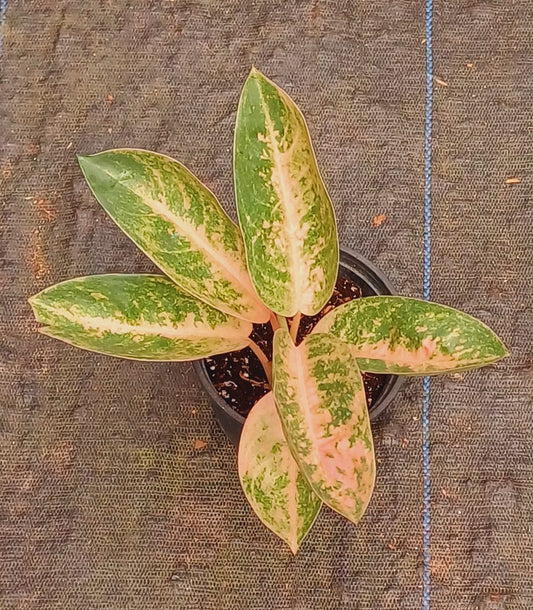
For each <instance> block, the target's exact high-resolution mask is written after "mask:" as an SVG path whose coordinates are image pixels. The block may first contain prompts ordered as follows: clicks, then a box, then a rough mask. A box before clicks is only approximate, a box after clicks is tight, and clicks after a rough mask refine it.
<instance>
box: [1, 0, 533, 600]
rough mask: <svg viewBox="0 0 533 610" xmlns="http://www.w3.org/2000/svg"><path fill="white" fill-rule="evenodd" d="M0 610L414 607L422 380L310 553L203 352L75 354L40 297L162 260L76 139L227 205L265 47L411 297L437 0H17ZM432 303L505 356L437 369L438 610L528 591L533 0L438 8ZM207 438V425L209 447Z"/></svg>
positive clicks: (8, 50) (350, 218)
mask: <svg viewBox="0 0 533 610" xmlns="http://www.w3.org/2000/svg"><path fill="white" fill-rule="evenodd" d="M0 4H1V6H2V15H3V17H5V23H4V24H3V26H1V30H0V32H1V36H2V46H1V56H0V204H1V205H0V608H2V610H3V609H6V610H63V609H65V610H71V609H75V608H82V609H83V610H100V609H104V608H105V609H109V610H145V609H146V610H151V609H157V610H174V609H180V610H181V609H183V610H189V609H191V610H195V609H200V608H201V609H202V610H315V609H316V610H367V609H369V610H404V609H405V610H407V609H409V610H411V609H413V610H415V609H419V608H422V604H423V601H422V597H423V596H422V582H423V569H424V565H423V517H422V514H423V500H424V493H423V491H424V490H423V471H422V422H421V413H422V380H421V379H413V380H410V381H409V382H408V383H406V384H405V386H404V388H403V390H402V393H401V396H400V397H399V398H398V399H397V400H396V401H395V402H394V404H393V405H392V406H390V407H389V408H388V410H387V411H386V413H384V414H383V416H381V418H380V419H379V421H377V422H376V423H375V425H374V438H375V445H376V455H377V460H378V464H377V466H378V477H377V485H376V491H375V493H374V496H373V499H372V502H371V504H370V507H369V509H368V511H367V513H366V514H365V516H364V518H363V520H362V522H361V523H360V524H359V525H358V526H354V525H352V524H350V523H349V522H347V521H346V520H344V519H343V518H342V517H341V516H339V515H337V514H336V513H333V512H332V511H331V510H329V509H323V511H322V512H321V514H320V516H319V519H318V521H317V523H316V525H315V527H314V528H313V529H312V531H311V533H310V534H309V536H308V538H307V539H306V541H305V542H304V544H303V545H302V548H301V550H300V552H299V553H298V555H296V556H293V555H292V554H291V552H290V551H289V549H288V548H287V547H286V546H285V545H284V544H283V543H282V542H281V541H280V540H278V539H277V538H276V537H275V536H274V535H273V534H272V533H271V532H270V531H268V530H267V529H266V528H264V527H263V526H262V525H261V523H260V522H259V521H258V519H257V518H256V517H255V515H254V514H253V513H252V510H251V509H250V507H249V506H248V504H247V503H246V501H245V499H244V495H243V493H242V491H241V488H240V484H239V480H238V476H237V468H236V454H235V449H234V448H233V447H232V446H231V445H230V443H229V442H228V441H227V440H226V438H225V436H224V434H223V433H222V432H221V431H220V429H219V428H218V427H217V425H216V423H215V421H214V419H213V416H212V413H211V410H210V407H209V404H208V402H207V399H206V396H205V395H204V393H203V391H202V390H201V388H200V387H199V384H198V381H197V379H196V378H195V375H194V373H193V369H192V366H191V365H190V364H187V363H185V364H181V363H142V362H132V361H127V360H119V359H114V358H110V357H106V356H102V355H98V354H93V353H89V352H84V351H81V350H76V349H74V348H72V347H70V346H68V345H66V344H63V343H60V342H58V341H54V340H52V339H49V338H47V337H43V336H41V335H39V334H38V333H37V326H38V325H37V324H36V323H35V322H34V319H33V316H32V313H31V309H30V307H29V305H28V302H27V298H28V297H29V296H31V295H33V294H35V293H36V292H38V291H39V290H41V289H43V288H45V287H46V286H48V285H50V284H53V283H55V282H58V281H61V280H65V279H68V278H71V277H77V276H81V275H88V274H93V273H112V272H124V273H131V272H154V271H155V272H157V270H156V268H155V267H154V266H153V265H152V264H151V263H150V261H149V260H148V259H147V258H146V257H145V256H144V255H143V254H142V253H141V252H140V251H139V250H138V249H137V248H136V247H135V246H134V244H133V243H132V242H131V241H130V240H129V239H128V238H127V237H126V236H125V235H124V234H123V233H121V231H120V230H119V229H118V228H117V227H116V225H115V224H114V223H113V221H112V220H111V219H110V218H109V217H107V215H106V214H105V212H104V211H103V209H102V208H101V207H100V206H99V205H98V203H97V202H96V200H95V199H94V197H93V196H92V195H91V193H90V191H89V188H88V187H87V185H86V184H85V182H84V180H83V177H82V175H81V172H80V170H79V167H78V165H77V161H76V155H77V154H90V153H94V152H98V151H101V150H105V149H109V148H114V147H137V148H145V149H149V150H155V151H158V152H161V153H166V154H168V155H171V156H173V157H175V158H177V159H179V160H180V161H182V162H183V163H184V164H186V165H187V166H188V167H189V168H190V169H191V170H192V171H193V172H194V173H195V174H196V175H197V176H198V177H199V178H200V179H201V180H202V181H203V182H205V184H206V185H208V186H209V187H210V188H211V189H212V190H213V191H214V192H215V193H216V194H217V195H218V196H219V198H220V201H221V203H222V204H223V205H224V207H225V208H226V209H228V210H229V211H230V213H231V215H232V216H233V217H235V203H234V192H233V176H232V145H233V128H234V123H235V116H236V109H237V103H238V99H239V94H240V90H241V88H242V85H243V83H244V80H245V78H246V76H247V74H248V72H249V70H250V67H251V66H252V65H255V66H257V67H258V68H259V69H260V70H261V71H262V72H264V73H265V74H266V75H267V76H269V77H270V78H272V79H274V80H275V81H276V83H278V84H279V85H280V86H281V87H283V88H284V89H285V90H286V91H287V92H288V93H289V94H290V95H291V96H292V97H293V98H294V99H295V100H296V102H297V103H298V104H299V106H300V108H301V109H302V111H303V112H304V114H305V116H306V118H307V121H308V124H309V129H310V132H311V136H312V138H313V143H314V146H315V150H316V154H317V158H318V162H319V165H320V167H321V171H322V174H323V178H324V181H325V183H326V185H327V188H328V191H329V194H330V195H331V199H332V201H333V205H334V207H335V211H336V215H337V220H338V227H339V236H340V242H341V244H342V245H344V246H347V247H350V248H353V249H355V250H357V251H359V252H360V253H361V254H363V255H364V256H366V257H367V258H369V259H370V260H371V261H372V262H374V263H375V264H376V265H377V266H379V267H380V268H381V269H382V270H383V271H384V272H385V273H386V274H387V275H388V276H389V277H390V278H391V280H392V282H393V284H394V285H395V286H396V289H397V290H398V292H399V293H400V294H405V295H409V296H415V297H420V296H421V295H422V286H423V277H424V267H423V263H424V256H423V247H424V226H425V221H426V224H427V221H428V218H427V216H426V218H425V217H424V183H425V157H424V146H425V136H426V134H427V130H426V124H425V122H426V104H427V99H426V69H427V66H426V44H427V34H426V5H425V3H424V2H422V1H414V0H391V1H386V2H368V1H364V0H355V1H348V0H338V1H322V0H307V1H303V0H285V1H281V0H275V1H274V0H264V1H260V0H249V1H244V0H239V1H236V0H228V1H220V2H214V1H211V0H196V1H192V0H174V1H172V0H147V1H141V0H91V1H82V0H7V3H6V2H3V3H0ZM432 19H433V21H432V23H433V37H432V43H433V71H432V79H433V80H432V82H433V84H434V93H433V119H432V123H431V124H430V127H431V131H432V139H431V150H432V162H431V166H430V168H429V169H430V171H431V181H432V189H431V195H432V196H431V223H430V230H431V245H432V251H431V268H430V269H426V274H427V273H428V272H430V282H431V297H432V299H433V300H435V301H439V302H441V303H444V304H446V305H451V306H454V307H457V308H460V309H462V310H464V311H466V312H468V313H470V314H472V315H475V316H477V317H479V318H480V319H482V320H483V321H484V322H486V323H487V324H489V325H490V326H491V327H492V328H493V329H494V330H495V331H496V332H497V333H498V334H499V335H500V336H501V337H502V339H503V341H504V342H505V343H506V345H507V347H508V348H509V350H510V351H511V357H510V358H508V359H506V360H503V361H501V362H500V363H498V364H497V365H495V366H492V367H489V368H486V369H482V370H479V371H475V372H471V373H465V374H455V375H448V376H443V377H437V378H434V379H433V380H432V382H431V396H430V421H429V449H430V464H431V469H430V477H431V479H430V480H431V513H430V522H429V528H430V542H429V552H430V557H431V559H430V563H429V574H430V581H431V595H430V606H429V607H430V608H431V609H432V610H476V609H479V610H503V609H505V610H508V609H511V610H529V609H531V608H533V582H532V581H533V577H532V565H533V533H532V528H533V518H532V516H533V515H532V512H533V493H532V492H533V483H532V475H533V467H532V466H533V459H532V444H531V435H532V432H533V410H532V407H533V405H532V395H533V354H532V334H531V328H532V327H533V301H532V296H533V273H532V264H533V255H532V245H533V228H532V227H533V203H532V196H531V193H532V191H533V184H532V179H533V147H532V141H533V112H532V104H531V100H532V99H533V56H532V52H531V45H532V41H533V3H532V2H531V0H513V1H506V2H503V1H502V2H498V1H496V0H476V1H474V0H448V1H446V0H436V1H435V2H434V7H433V16H432ZM198 441H201V442H198Z"/></svg>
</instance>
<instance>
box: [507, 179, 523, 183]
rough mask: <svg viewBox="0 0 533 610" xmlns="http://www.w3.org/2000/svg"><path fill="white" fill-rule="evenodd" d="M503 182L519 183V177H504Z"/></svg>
mask: <svg viewBox="0 0 533 610" xmlns="http://www.w3.org/2000/svg"><path fill="white" fill-rule="evenodd" d="M505 184H520V178H506V179H505Z"/></svg>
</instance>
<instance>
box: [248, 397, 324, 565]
mask: <svg viewBox="0 0 533 610" xmlns="http://www.w3.org/2000/svg"><path fill="white" fill-rule="evenodd" d="M239 478H240V480H241V484H242V488H243V490H244V493H245V495H246V498H247V499H248V502H250V505H251V507H252V508H253V509H254V511H255V513H256V515H257V516H258V517H259V519H261V521H262V522H263V523H264V524H265V525H266V526H267V527H268V528H269V529H271V530H272V531H273V532H274V533H275V534H276V535H277V536H279V537H280V538H281V539H282V540H284V541H285V542H286V543H287V544H288V545H289V547H290V548H291V551H292V552H293V553H296V551H297V550H298V547H299V546H300V544H301V542H302V540H303V538H304V536H305V535H306V534H307V532H308V531H309V530H310V529H311V526H312V525H313V523H314V521H315V518H316V516H317V515H318V512H319V510H320V507H321V506H322V502H321V501H320V499H319V498H318V496H316V495H315V494H314V493H313V490H312V489H311V488H310V487H309V485H308V483H307V481H306V480H305V477H304V476H303V475H302V473H301V472H300V471H299V469H298V465H297V464H296V462H295V461H294V458H293V457H292V455H291V452H290V450H289V447H288V445H287V441H286V440H285V437H284V436H283V430H282V428H281V422H280V420H279V415H278V413H277V411H276V406H275V404H274V397H273V395H272V392H269V393H268V394H267V395H266V396H263V398H261V400H260V401H259V402H257V403H256V404H255V406H254V407H253V409H252V410H251V411H250V413H249V414H248V417H247V418H246V421H245V423H244V427H243V430H242V435H241V440H240V443H239Z"/></svg>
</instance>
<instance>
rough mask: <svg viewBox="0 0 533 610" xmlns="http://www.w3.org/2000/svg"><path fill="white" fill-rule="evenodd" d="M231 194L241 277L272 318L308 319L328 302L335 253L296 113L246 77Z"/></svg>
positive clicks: (330, 220) (273, 90)
mask: <svg viewBox="0 0 533 610" xmlns="http://www.w3.org/2000/svg"><path fill="white" fill-rule="evenodd" d="M234 172H235V191H236V198H237V210H238V213H239V221H240V225H241V229H242V232H243V236H244V243H245V247H246V258H247V262H248V269H249V271H250V275H251V277H252V281H253V284H254V286H255V289H256V290H257V293H258V294H259V296H260V297H261V300H262V301H263V302H264V303H265V304H266V305H267V306H268V307H269V308H270V309H271V310H273V311H274V312H276V313H277V314H280V315H283V316H293V315H294V314H296V313H297V312H298V311H301V312H302V313H304V314H308V315H314V314H316V313H318V312H319V311H320V310H321V309H322V307H323V306H324V305H325V303H326V302H327V300H328V299H329V298H330V296H331V293H332V291H333V287H334V284H335V280H336V277H337V270H338V262H339V247H338V241H337V231H336V224H335V216H334V213H333V208H332V205H331V201H330V199H329V196H328V194H327V192H326V188H325V186H324V183H323V181H322V178H321V176H320V173H319V170H318V167H317V163H316V159H315V155H314V153H313V148H312V146H311V140H310V137H309V132H308V130H307V126H306V124H305V120H304V118H303V116H302V113H301V112H300V110H299V109H298V107H297V106H296V104H295V103H294V102H293V101H292V100H291V99H290V97H289V96H288V95H287V94H286V93H285V92H284V91H282V90H281V89H280V88H279V87H277V86H276V85H275V84H274V83H273V82H272V81H270V80H268V79H267V78H266V77H265V76H263V75H262V74H261V73H260V72H258V71H257V70H255V69H253V70H252V71H251V73H250V76H249V77H248V79H247V81H246V83H245V85H244V88H243V91H242V96H241V99H240V103H239V108H238V111H237V122H236V127H235V145H234Z"/></svg>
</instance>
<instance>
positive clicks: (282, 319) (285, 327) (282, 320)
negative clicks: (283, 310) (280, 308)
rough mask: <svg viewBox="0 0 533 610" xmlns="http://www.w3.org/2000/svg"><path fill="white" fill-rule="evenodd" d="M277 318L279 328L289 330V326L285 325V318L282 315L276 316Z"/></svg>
mask: <svg viewBox="0 0 533 610" xmlns="http://www.w3.org/2000/svg"><path fill="white" fill-rule="evenodd" d="M276 317H277V318H278V323H279V325H280V327H281V328H284V329H285V330H286V331H287V332H289V327H288V325H287V318H285V317H283V316H279V315H278V316H276Z"/></svg>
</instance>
